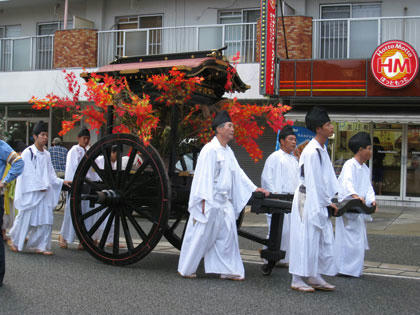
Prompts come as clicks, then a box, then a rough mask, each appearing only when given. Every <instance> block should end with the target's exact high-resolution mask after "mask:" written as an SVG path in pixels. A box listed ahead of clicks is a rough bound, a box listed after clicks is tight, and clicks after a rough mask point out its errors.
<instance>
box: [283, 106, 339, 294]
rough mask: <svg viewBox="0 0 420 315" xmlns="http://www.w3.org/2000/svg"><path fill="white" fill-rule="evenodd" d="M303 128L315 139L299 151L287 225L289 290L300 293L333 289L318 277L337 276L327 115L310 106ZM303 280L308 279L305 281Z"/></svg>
mask: <svg viewBox="0 0 420 315" xmlns="http://www.w3.org/2000/svg"><path fill="white" fill-rule="evenodd" d="M305 122H306V127H307V128H308V129H310V130H311V131H313V132H315V133H316V135H315V137H314V138H313V139H312V140H311V141H310V142H309V143H308V145H307V146H306V147H305V149H304V150H303V151H302V155H301V156H300V159H299V168H300V171H299V172H300V186H299V188H298V189H297V190H296V192H295V196H294V199H293V206H292V213H291V223H290V250H289V252H290V262H289V272H290V273H291V274H292V284H291V288H292V289H294V290H298V291H302V292H314V291H315V289H317V290H324V291H332V290H334V289H335V286H333V285H331V284H329V283H328V282H326V281H325V280H324V279H323V278H322V276H321V274H323V275H328V276H334V275H335V274H336V273H337V270H336V266H335V260H334V250H333V242H334V234H333V228H332V224H331V220H330V219H329V217H328V209H327V206H331V207H332V208H333V209H334V211H335V212H336V211H337V206H336V205H335V203H333V201H332V199H333V198H335V197H336V195H337V193H339V192H340V185H339V183H338V180H337V178H336V176H335V172H334V169H333V167H332V164H331V160H330V157H329V155H328V151H327V147H326V145H325V143H326V142H327V140H328V138H329V137H331V136H332V135H333V133H334V126H333V125H332V124H331V121H330V118H329V116H328V113H327V112H326V111H325V110H324V109H322V108H319V107H313V108H312V109H311V110H310V111H309V112H308V113H307V114H306V117H305ZM303 278H307V279H306V282H305V281H304V279H303Z"/></svg>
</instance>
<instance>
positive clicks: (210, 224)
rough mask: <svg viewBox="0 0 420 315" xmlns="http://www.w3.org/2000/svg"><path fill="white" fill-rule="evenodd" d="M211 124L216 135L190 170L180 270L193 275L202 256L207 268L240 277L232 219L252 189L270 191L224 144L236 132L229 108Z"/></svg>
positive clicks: (182, 273) (237, 247)
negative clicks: (258, 184)
mask: <svg viewBox="0 0 420 315" xmlns="http://www.w3.org/2000/svg"><path fill="white" fill-rule="evenodd" d="M212 127H213V129H214V130H215V131H216V136H215V137H214V138H213V139H212V140H211V141H210V142H209V143H207V144H206V145H205V146H204V147H203V149H202V150H201V152H200V155H199V157H198V161H197V166H196V169H195V172H194V179H193V182H192V186H191V192H190V199H189V204H188V211H189V212H190V217H189V220H188V223H187V229H186V231H185V236H184V240H183V243H182V248H181V254H180V258H179V264H178V272H179V274H180V275H181V276H183V277H186V278H194V277H196V275H195V272H196V270H197V268H198V265H199V264H200V261H201V259H202V258H203V257H204V269H205V272H206V273H215V274H220V276H221V278H223V279H231V280H244V279H245V271H244V266H243V263H242V259H241V255H240V252H239V244H238V234H237V230H236V219H237V218H238V216H239V214H240V212H241V211H242V209H243V208H244V206H245V205H246V203H247V202H248V200H249V199H250V197H251V195H252V192H253V191H262V192H264V193H265V194H266V195H268V192H267V191H266V190H264V189H262V188H257V187H256V186H255V185H254V184H253V183H252V181H251V180H250V179H249V178H248V177H247V176H246V174H245V173H244V171H243V170H242V169H241V167H240V166H239V164H238V162H237V161H236V158H235V156H234V154H233V151H232V150H231V148H230V147H229V146H228V145H227V143H228V142H229V141H231V140H232V139H233V137H234V126H233V123H232V121H231V119H230V117H229V115H228V113H227V112H226V111H222V112H219V113H218V114H217V115H216V117H215V119H214V121H213V124H212Z"/></svg>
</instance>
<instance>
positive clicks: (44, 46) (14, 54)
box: [0, 35, 54, 71]
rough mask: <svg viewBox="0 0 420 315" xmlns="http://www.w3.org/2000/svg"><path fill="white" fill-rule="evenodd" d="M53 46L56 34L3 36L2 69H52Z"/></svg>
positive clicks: (0, 43)
mask: <svg viewBox="0 0 420 315" xmlns="http://www.w3.org/2000/svg"><path fill="white" fill-rule="evenodd" d="M53 47H54V35H43V36H32V37H17V38H1V39H0V71H28V70H45V69H52V67H53Z"/></svg>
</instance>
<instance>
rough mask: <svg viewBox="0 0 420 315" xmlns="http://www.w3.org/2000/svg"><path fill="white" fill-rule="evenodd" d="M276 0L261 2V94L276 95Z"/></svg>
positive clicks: (262, 0) (263, 0)
mask: <svg viewBox="0 0 420 315" xmlns="http://www.w3.org/2000/svg"><path fill="white" fill-rule="evenodd" d="M276 2H277V1H276V0H261V56H260V93H261V94H263V95H269V96H271V95H274V93H275V92H274V90H275V89H274V82H275V66H276V63H275V59H276V28H277V19H276V16H277V12H276V11H277V10H276V9H277V7H276Z"/></svg>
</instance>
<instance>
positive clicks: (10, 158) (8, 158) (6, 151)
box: [0, 140, 24, 287]
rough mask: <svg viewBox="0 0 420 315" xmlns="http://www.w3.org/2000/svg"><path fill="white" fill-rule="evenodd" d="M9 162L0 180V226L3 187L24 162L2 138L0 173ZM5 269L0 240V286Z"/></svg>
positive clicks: (0, 145) (14, 175) (0, 224)
mask: <svg viewBox="0 0 420 315" xmlns="http://www.w3.org/2000/svg"><path fill="white" fill-rule="evenodd" d="M7 164H10V170H9V172H8V173H7V175H6V176H5V177H4V178H3V179H2V180H1V182H0V227H1V226H2V225H3V213H4V208H3V205H4V200H3V188H4V186H5V185H6V184H8V183H10V182H11V181H12V180H14V179H15V178H16V177H17V176H18V175H19V174H21V173H22V171H23V165H24V162H23V160H22V158H21V157H20V156H19V155H18V154H17V153H16V152H15V151H13V149H12V148H11V147H10V146H9V145H8V144H7V143H6V142H4V141H3V140H0V174H3V173H4V171H5V169H6V165H7ZM5 271H6V259H5V255H4V242H3V239H1V240H0V287H1V286H2V285H3V278H4V273H5Z"/></svg>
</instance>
